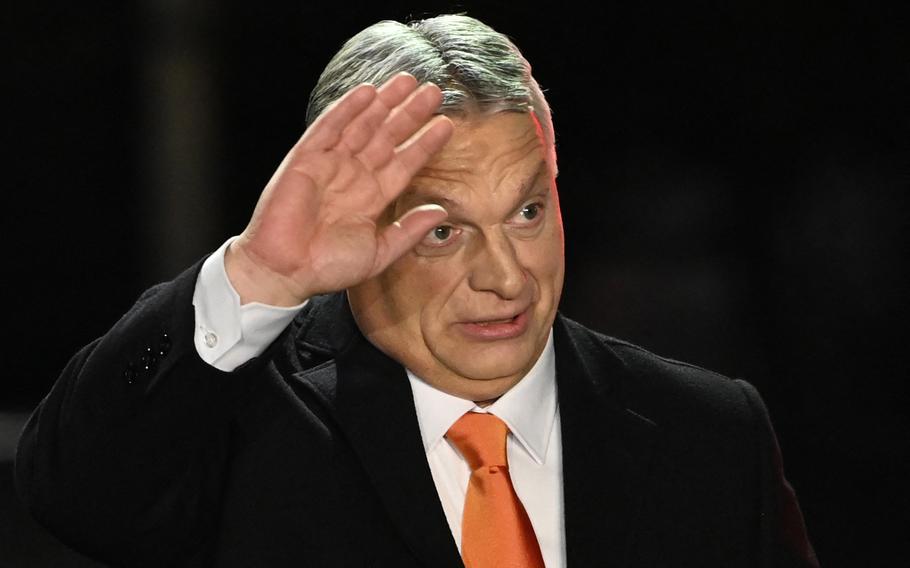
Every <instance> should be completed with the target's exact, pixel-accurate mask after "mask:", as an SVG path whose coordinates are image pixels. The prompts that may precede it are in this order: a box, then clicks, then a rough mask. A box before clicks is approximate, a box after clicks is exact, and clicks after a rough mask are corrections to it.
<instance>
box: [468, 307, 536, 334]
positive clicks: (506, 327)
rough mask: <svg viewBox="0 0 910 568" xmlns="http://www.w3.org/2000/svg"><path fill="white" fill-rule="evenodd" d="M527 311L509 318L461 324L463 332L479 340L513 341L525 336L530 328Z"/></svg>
mask: <svg viewBox="0 0 910 568" xmlns="http://www.w3.org/2000/svg"><path fill="white" fill-rule="evenodd" d="M529 311H530V309H525V310H524V311H522V312H521V313H519V314H516V315H514V316H512V317H508V318H498V319H488V320H481V321H468V322H464V323H461V324H459V326H458V327H459V328H460V329H461V331H462V332H463V333H464V334H466V335H468V336H470V337H473V338H475V339H479V340H497V339H511V338H514V337H518V336H519V335H521V334H523V333H524V332H525V330H526V329H527V328H528V319H529V317H528V312H529Z"/></svg>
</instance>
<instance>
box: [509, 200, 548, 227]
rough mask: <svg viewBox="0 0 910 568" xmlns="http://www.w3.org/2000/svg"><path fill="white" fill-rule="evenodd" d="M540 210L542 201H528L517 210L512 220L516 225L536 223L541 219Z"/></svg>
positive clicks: (541, 209)
mask: <svg viewBox="0 0 910 568" xmlns="http://www.w3.org/2000/svg"><path fill="white" fill-rule="evenodd" d="M542 212H543V203H540V202H539V201H535V202H533V203H528V204H527V205H525V206H524V207H522V208H521V209H520V210H519V211H518V214H517V215H516V216H515V219H514V221H512V222H513V223H515V224H516V225H536V224H537V223H538V222H539V221H540V219H541V216H540V214H541V213H542Z"/></svg>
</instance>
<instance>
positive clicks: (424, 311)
mask: <svg viewBox="0 0 910 568" xmlns="http://www.w3.org/2000/svg"><path fill="white" fill-rule="evenodd" d="M387 272H389V273H390V274H389V278H388V282H389V285H390V290H389V291H390V292H391V295H392V296H394V298H395V303H396V304H397V305H398V306H399V310H400V312H401V313H400V316H401V317H402V319H407V320H411V321H413V322H415V323H416V320H418V319H419V320H420V325H421V326H423V327H426V325H427V324H429V325H433V324H434V323H436V322H437V321H438V320H439V318H440V315H441V313H442V312H443V311H444V310H445V308H446V306H447V305H448V304H449V301H450V299H451V298H452V296H453V295H454V294H455V293H456V289H457V288H458V284H459V281H460V280H462V272H463V270H461V269H460V268H459V265H458V263H456V262H451V261H449V260H447V259H439V258H436V259H425V258H420V257H417V256H416V255H409V256H407V257H405V258H402V259H401V260H399V261H398V263H397V265H395V266H394V267H393V268H392V269H390V270H389V271H387Z"/></svg>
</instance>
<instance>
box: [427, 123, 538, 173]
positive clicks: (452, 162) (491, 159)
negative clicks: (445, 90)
mask: <svg viewBox="0 0 910 568" xmlns="http://www.w3.org/2000/svg"><path fill="white" fill-rule="evenodd" d="M453 122H454V123H455V131H454V133H453V134H452V138H451V139H449V142H448V143H447V144H446V145H445V146H444V147H443V149H442V150H440V151H439V152H438V153H437V154H436V155H435V156H433V158H432V159H431V160H430V161H429V162H428V163H427V164H426V165H425V166H424V167H423V168H422V169H421V170H420V171H419V172H418V173H417V175H416V176H415V177H414V180H413V184H412V185H413V186H414V187H413V189H415V190H419V189H420V188H421V186H422V185H423V183H422V182H427V181H428V182H431V183H433V184H434V185H435V184H438V183H439V182H440V181H452V182H457V181H466V179H465V178H467V177H476V176H494V177H497V176H506V175H520V174H521V173H522V170H525V169H530V170H531V171H529V172H525V173H527V174H533V173H536V171H537V170H538V168H539V164H540V162H541V160H543V159H544V158H545V157H546V150H545V146H546V143H545V141H544V137H543V134H542V131H541V128H540V124H539V122H538V121H537V119H536V118H535V117H534V115H533V114H532V113H530V112H527V113H525V112H513V111H503V112H498V113H495V114H490V115H479V116H478V115H469V116H468V117H465V118H455V119H453Z"/></svg>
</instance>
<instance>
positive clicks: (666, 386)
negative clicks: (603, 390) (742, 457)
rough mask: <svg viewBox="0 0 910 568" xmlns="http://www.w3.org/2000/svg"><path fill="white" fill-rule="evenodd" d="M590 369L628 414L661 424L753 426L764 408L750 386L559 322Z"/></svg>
mask: <svg viewBox="0 0 910 568" xmlns="http://www.w3.org/2000/svg"><path fill="white" fill-rule="evenodd" d="M561 322H562V325H564V326H565V330H566V332H567V335H568V336H569V337H570V338H571V340H572V343H573V344H574V345H575V346H576V348H577V349H578V352H579V354H580V355H581V357H582V358H583V359H586V360H587V365H588V367H589V369H591V380H592V381H595V382H598V383H601V384H602V385H604V386H605V387H607V388H609V389H610V390H612V391H614V392H615V394H616V396H617V398H618V399H619V400H621V401H622V403H623V404H624V405H625V406H626V407H627V408H629V409H630V410H632V411H634V412H637V413H639V414H641V415H643V416H647V417H649V418H651V419H652V420H655V421H656V422H659V423H663V424H680V425H683V424H685V425H692V424H704V425H712V426H718V425H720V424H724V423H726V424H734V423H739V424H742V423H743V422H749V423H751V422H752V421H753V420H754V419H755V411H756V410H758V411H759V413H763V412H764V406H763V404H762V403H761V400H760V398H759V397H758V394H757V392H756V391H755V389H754V387H752V385H750V384H748V383H747V382H746V381H743V380H741V379H732V378H730V377H727V376H725V375H723V374H721V373H718V372H715V371H712V370H710V369H706V368H704V367H701V366H698V365H695V364H692V363H688V362H684V361H679V360H676V359H672V358H669V357H664V356H661V355H657V354H655V353H653V352H651V351H649V350H648V349H645V348H644V347H641V346H639V345H635V344H633V343H630V342H628V341H625V340H622V339H617V338H615V337H611V336H609V335H605V334H603V333H600V332H598V331H595V330H592V329H590V328H588V327H585V326H584V325H582V324H580V323H578V322H575V321H572V320H570V319H568V318H561Z"/></svg>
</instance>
